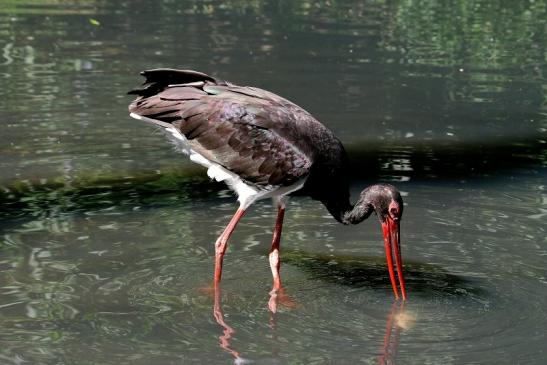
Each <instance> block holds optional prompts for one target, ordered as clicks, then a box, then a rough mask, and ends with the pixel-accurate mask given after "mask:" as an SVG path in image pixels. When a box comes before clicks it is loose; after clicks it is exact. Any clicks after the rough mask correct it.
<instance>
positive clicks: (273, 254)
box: [269, 205, 285, 291]
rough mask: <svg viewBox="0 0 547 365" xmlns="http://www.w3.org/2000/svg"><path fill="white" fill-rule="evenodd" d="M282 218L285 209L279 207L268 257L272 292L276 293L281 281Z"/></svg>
mask: <svg viewBox="0 0 547 365" xmlns="http://www.w3.org/2000/svg"><path fill="white" fill-rule="evenodd" d="M284 216H285V207H284V206H281V205H280V206H279V207H278V208H277V219H276V221H275V229H274V233H273V239H272V247H271V249H270V255H269V259H270V268H271V269H272V276H273V289H272V291H278V290H280V289H281V279H280V277H279V269H280V267H281V261H280V260H279V242H280V241H281V228H282V227H283V217H284Z"/></svg>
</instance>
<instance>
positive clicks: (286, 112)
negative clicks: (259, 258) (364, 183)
mask: <svg viewBox="0 0 547 365" xmlns="http://www.w3.org/2000/svg"><path fill="white" fill-rule="evenodd" d="M142 75H143V76H145V77H146V81H145V83H144V84H143V86H142V87H141V88H139V89H136V90H133V91H131V92H130V93H132V94H136V95H137V96H138V97H137V99H136V100H135V101H134V102H133V103H131V105H130V106H129V111H130V112H131V113H133V114H135V115H138V116H140V117H144V118H147V119H149V120H153V121H157V122H158V124H161V125H162V126H163V127H166V126H172V127H174V128H176V130H177V131H179V132H180V133H181V134H182V135H184V137H185V138H186V140H187V143H188V144H189V147H190V148H191V149H192V150H194V151H196V152H197V153H198V154H199V155H201V156H203V157H205V158H206V159H207V160H209V161H213V162H214V163H217V164H219V165H220V166H222V167H224V168H225V169H227V170H229V171H230V172H233V173H235V174H237V175H238V176H239V177H240V178H241V179H242V180H243V181H244V182H245V183H248V184H251V185H252V186H255V187H259V188H261V189H271V188H273V187H279V186H291V185H294V184H296V183H297V182H298V181H302V180H303V179H307V182H306V185H305V186H304V190H305V192H306V193H307V194H309V195H312V197H314V198H316V199H319V200H321V197H320V196H319V195H321V194H324V192H323V190H325V188H324V187H322V185H329V184H333V183H335V184H340V182H342V185H347V182H346V181H345V180H347V178H346V173H347V172H346V164H347V163H346V161H347V158H346V153H345V151H344V148H343V146H342V144H341V143H340V141H339V140H338V139H337V138H336V137H335V136H334V134H333V133H332V132H331V131H330V130H329V129H327V128H326V127H325V126H323V125H322V124H321V123H319V122H318V121H317V120H316V119H314V118H313V117H312V116H311V115H310V114H309V113H308V112H306V111H305V110H304V109H302V108H300V107H298V106H297V105H295V104H293V103H291V102H290V101H288V100H286V99H284V98H282V97H280V96H278V95H276V94H273V93H271V92H268V91H265V90H262V89H259V88H254V87H242V86H237V85H234V84H231V83H229V82H226V81H222V80H218V79H216V78H213V77H211V76H208V75H206V74H203V73H199V72H195V71H185V70H172V69H157V70H149V71H144V72H143V73H142ZM335 176H336V177H337V179H332V178H333V177H335ZM322 180H323V181H322ZM335 181H337V182H335ZM332 188H334V187H332ZM314 194H315V195H317V196H314Z"/></svg>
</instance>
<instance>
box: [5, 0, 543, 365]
mask: <svg viewBox="0 0 547 365" xmlns="http://www.w3.org/2000/svg"><path fill="white" fill-rule="evenodd" d="M546 9H547V4H545V2H543V1H537V0H536V1H534V2H514V3H511V4H506V3H505V2H501V1H467V2H464V1H461V2H458V3H456V4H453V5H452V6H446V5H445V4H440V3H436V2H418V3H416V2H409V1H358V2H350V1H347V2H346V1H342V2H307V1H297V2H292V1H291V2H283V1H282V2H269V1H255V2H250V3H246V2H239V1H228V2H214V1H211V2H201V1H199V2H198V1H195V2H194V1H182V2H172V1H158V2H148V1H108V2H107V1H78V2H64V3H59V2H56V1H51V2H50V1H45V2H44V1H42V2H35V1H26V0H25V1H17V2H12V1H3V2H0V35H1V37H0V83H1V86H2V87H1V88H0V99H1V100H2V102H1V103H0V121H1V122H2V126H3V128H2V134H1V135H0V152H1V154H2V159H1V160H0V202H1V208H0V219H1V220H0V235H1V240H0V293H1V295H0V326H1V327H0V328H1V329H2V330H1V331H0V333H1V334H0V359H1V362H3V363H8V364H9V363H13V364H25V363H31V364H59V363H62V364H72V363H78V364H82V363H89V364H92V363H97V364H114V363H116V364H126V363H127V364H151V363H161V364H171V363H173V364H174V363H177V364H180V363H190V362H197V363H202V362H207V363H232V362H234V361H236V360H237V361H240V362H241V361H244V360H248V361H254V362H255V363H261V364H262V363H263V364H268V363H305V364H314V363H316V364H323V363H349V362H359V363H371V364H387V363H401V364H430V363H431V364H433V363H435V364H437V363H442V364H468V363H481V364H487V363H488V364H498V363H508V362H509V363H520V364H544V363H545V359H546V358H547V354H546V353H545V341H546V339H547V336H546V331H545V328H546V327H547V320H546V318H547V313H546V309H545V308H547V296H545V292H546V289H547V269H546V268H547V248H546V247H547V241H546V238H545V237H546V234H545V219H546V216H547V192H546V184H545V182H546V181H547V179H546V177H547V174H546V170H545V166H546V164H547V162H546V161H547V154H546V150H545V141H546V133H545V132H546V130H547V129H546V128H547V108H546V105H547V104H546V100H547V97H546V92H547V82H546V79H545V73H546V71H547V68H546V62H545V54H547V49H546V47H547V39H546V37H545V26H546V19H547V14H546V12H547V10H546ZM165 66H168V67H179V68H192V69H198V70H201V71H204V72H208V73H211V74H213V75H216V76H218V77H223V78H227V79H229V80H231V81H234V82H237V83H240V84H250V85H256V86H260V87H263V88H266V89H269V90H272V91H274V92H276V93H279V94H281V95H283V96H285V97H287V98H289V99H291V100H293V101H294V102H296V103H298V104H299V105H301V106H303V107H305V108H306V109H307V110H309V111H310V112H312V114H314V115H315V116H316V117H317V118H318V119H319V120H321V121H323V122H324V123H325V124H326V125H328V126H329V127H330V128H332V129H333V130H334V131H335V132H336V134H337V135H338V136H339V137H340V139H341V140H342V141H343V142H344V144H345V145H346V146H347V149H348V153H349V154H350V157H351V158H352V167H353V170H354V180H353V181H352V192H353V194H354V196H355V195H356V194H358V192H359V191H360V189H361V188H362V187H363V186H365V185H367V184H371V183H373V182H375V181H388V182H391V183H393V184H396V185H397V186H398V187H399V188H400V190H401V191H402V192H403V193H404V199H405V204H406V205H405V216H404V220H403V224H402V239H403V242H402V243H403V254H404V258H405V269H406V277H407V282H408V291H409V298H410V300H409V301H408V302H406V303H405V304H404V305H402V304H401V303H399V302H394V300H393V297H392V293H391V289H390V284H389V279H388V278H387V272H386V271H387V270H386V267H385V263H384V258H383V256H384V254H383V248H382V244H381V239H382V238H381V233H380V229H379V224H378V223H377V221H375V219H370V220H369V221H366V222H364V223H363V224H361V225H359V226H355V227H345V226H342V225H339V224H338V223H336V222H335V221H334V220H332V218H330V217H329V216H328V213H327V212H326V210H325V209H324V208H323V207H322V206H321V205H320V204H318V203H317V202H314V201H312V200H309V199H307V198H300V197H298V198H294V199H292V200H291V201H290V204H289V208H288V211H287V216H286V224H285V227H284V235H283V241H282V260H283V261H284V264H283V267H282V276H283V279H284V284H285V287H286V292H287V294H288V295H289V296H290V297H291V298H292V300H293V301H294V303H295V304H296V305H295V306H294V307H292V308H286V307H280V308H279V311H278V312H277V313H275V314H274V313H271V312H270V311H269V310H268V301H269V300H270V296H269V294H268V292H269V289H270V285H271V284H270V281H271V277H270V270H269V267H268V260H267V252H268V248H269V247H268V246H269V241H270V239H271V233H272V228H273V223H274V219H275V209H274V207H273V206H272V205H271V203H270V202H269V201H264V202H260V203H258V204H256V205H255V206H254V207H253V208H252V210H251V211H250V212H249V214H248V215H246V216H245V218H244V220H243V221H242V224H241V225H240V226H239V227H238V229H237V231H236V233H235V234H234V236H233V238H232V240H231V243H230V246H229V249H228V254H227V256H226V259H225V268H224V277H223V286H222V293H221V296H220V298H219V299H220V304H221V307H220V309H221V310H222V315H223V318H222V320H221V321H218V316H217V318H215V317H214V315H213V303H214V300H213V298H212V297H211V296H210V295H209V294H208V292H207V290H204V289H206V288H207V286H208V285H209V284H210V279H211V276H212V269H213V254H214V249H213V242H214V241H215V239H216V237H217V235H218V234H219V233H220V232H221V231H222V229H223V227H224V225H225V224H226V223H227V222H228V220H229V219H230V216H231V215H232V214H233V212H234V210H235V208H236V205H235V199H234V197H233V196H232V194H231V193H230V192H229V191H228V190H226V189H225V187H224V186H223V185H221V184H215V183H212V182H210V181H208V179H207V178H206V176H204V175H205V174H204V172H203V170H202V169H201V168H199V167H196V166H194V165H191V164H190V163H189V162H187V161H185V159H184V158H183V157H182V156H180V155H178V154H176V153H175V152H174V151H173V149H172V147H171V146H170V145H169V144H168V143H167V142H166V141H165V139H164V137H163V136H162V135H161V134H160V133H156V132H155V131H154V130H153V129H150V127H148V126H145V125H142V124H139V123H138V122H137V121H134V120H131V119H130V118H128V116H127V104H128V103H129V101H130V100H131V98H130V97H128V96H126V95H125V92H126V91H127V90H129V89H131V88H132V87H134V86H136V85H137V84H138V83H140V82H141V80H140V78H139V76H138V72H139V71H141V70H143V69H146V68H154V67H165ZM243 359H244V360H243Z"/></svg>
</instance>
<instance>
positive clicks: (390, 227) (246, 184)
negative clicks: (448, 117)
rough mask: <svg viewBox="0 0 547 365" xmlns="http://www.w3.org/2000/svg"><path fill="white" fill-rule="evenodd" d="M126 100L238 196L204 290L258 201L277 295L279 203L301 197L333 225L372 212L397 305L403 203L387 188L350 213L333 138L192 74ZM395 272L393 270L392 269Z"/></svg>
mask: <svg viewBox="0 0 547 365" xmlns="http://www.w3.org/2000/svg"><path fill="white" fill-rule="evenodd" d="M141 75H142V76H144V77H145V78H146V80H145V82H144V84H143V85H142V86H141V87H140V88H138V89H136V90H132V91H130V92H129V93H130V94H136V95H137V98H136V99H135V100H134V101H133V102H132V103H131V105H130V106H129V112H130V113H131V114H130V115H131V116H132V117H133V118H136V119H139V120H143V121H146V122H149V123H152V124H153V125H156V126H159V127H161V129H162V130H163V131H164V132H165V133H166V135H167V136H168V137H169V139H170V140H171V141H172V142H173V143H174V144H175V145H176V146H177V148H178V149H180V150H181V151H182V152H183V153H185V154H186V155H188V156H189V157H190V160H192V161H193V162H195V163H198V164H200V165H203V166H205V167H206V168H207V174H208V175H209V177H211V178H212V179H215V180H217V181H224V182H225V183H226V184H227V185H228V186H229V187H230V188H231V189H232V190H234V191H235V192H236V193H237V195H238V201H239V208H238V209H237V211H236V213H235V214H234V216H233V217H232V219H231V220H230V222H229V223H228V225H227V226H226V228H225V229H224V231H223V232H222V234H221V235H220V236H219V237H218V239H217V241H216V243H215V273H214V282H213V283H214V288H215V289H216V288H217V287H218V286H219V284H220V278H221V275H222V261H223V258H224V253H225V252H226V247H227V242H228V239H229V238H230V235H231V234H232V232H233V231H234V229H235V228H236V225H237V224H238V222H239V220H240V219H241V217H242V216H243V215H244V214H245V211H246V210H247V208H249V206H250V205H251V204H253V203H254V202H255V201H257V200H259V199H265V198H272V199H273V201H274V204H275V205H276V206H277V219H276V223H275V229H274V233H273V240H272V245H271V249H270V253H269V261H270V267H271V270H272V275H273V283H274V284H273V290H272V292H276V291H280V290H282V287H281V280H280V276H279V269H280V259H279V242H280V238H281V228H282V224H283V216H284V213H285V207H286V204H287V200H288V197H289V196H290V195H291V194H293V193H295V194H296V193H298V195H307V196H309V197H311V198H312V199H315V200H318V201H320V202H321V203H323V204H324V205H325V207H326V208H327V210H328V211H329V213H330V214H331V215H332V216H333V217H334V219H336V220H337V221H338V222H340V223H342V224H346V225H347V224H357V223H360V222H362V221H363V220H365V219H367V218H368V217H369V216H370V215H371V214H372V212H375V213H376V214H377V216H378V218H379V220H380V223H381V225H382V231H383V235H384V246H385V252H386V259H387V267H388V270H389V277H390V280H391V285H392V287H393V292H394V294H395V297H396V298H397V299H398V298H399V291H398V288H397V284H396V281H395V266H396V267H397V269H396V271H397V277H398V280H399V287H400V290H401V296H402V298H403V300H405V299H406V290H405V282H404V278H403V271H402V259H401V248H400V230H399V224H400V221H401V217H402V214H403V200H402V198H401V194H400V193H399V191H398V190H397V189H396V188H395V187H393V186H392V185H389V184H377V185H372V186H369V187H367V188H365V189H364V190H363V191H362V192H361V194H360V196H359V199H358V200H357V202H356V203H355V204H354V205H352V204H351V203H350V193H349V176H348V175H349V172H350V171H349V167H348V157H347V154H346V151H345V149H344V146H343V145H342V143H341V142H340V141H339V140H338V138H336V136H335V135H334V133H333V132H332V131H330V130H329V129H328V128H327V127H325V126H324V125H323V124H321V123H320V122H318V121H317V120H316V119H315V118H314V117H312V116H311V114H309V113H308V112H307V111H305V110H304V109H302V108H300V107H299V106H297V105H296V104H293V103H291V102H290V101H288V100H286V99H284V98H282V97H280V96H278V95H276V94H274V93H271V92H269V91H266V90H262V89H259V88H256V87H250V86H238V85H235V84H232V83H230V82H227V81H223V80H220V79H217V78H214V77H211V76H209V75H206V74H204V73H201V72H197V71H190V70H175V69H167V68H162V69H154V70H148V71H143V72H141ZM394 263H395V265H394Z"/></svg>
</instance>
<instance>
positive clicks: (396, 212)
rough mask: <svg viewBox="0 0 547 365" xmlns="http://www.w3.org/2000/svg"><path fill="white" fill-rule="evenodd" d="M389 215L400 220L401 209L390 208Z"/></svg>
mask: <svg viewBox="0 0 547 365" xmlns="http://www.w3.org/2000/svg"><path fill="white" fill-rule="evenodd" d="M389 215H391V217H392V218H395V219H396V218H399V209H397V208H393V207H392V208H389Z"/></svg>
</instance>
